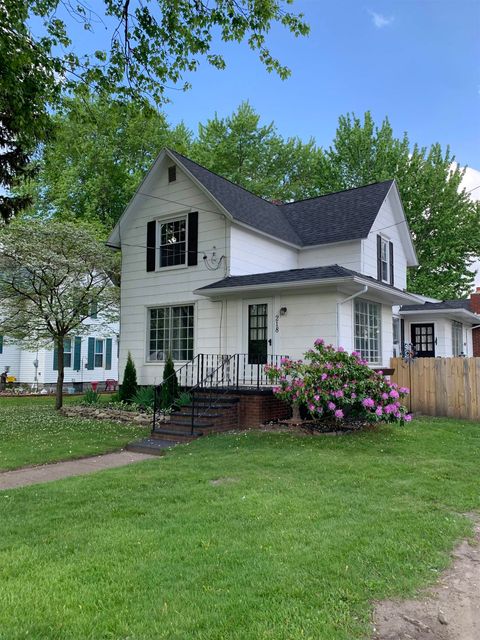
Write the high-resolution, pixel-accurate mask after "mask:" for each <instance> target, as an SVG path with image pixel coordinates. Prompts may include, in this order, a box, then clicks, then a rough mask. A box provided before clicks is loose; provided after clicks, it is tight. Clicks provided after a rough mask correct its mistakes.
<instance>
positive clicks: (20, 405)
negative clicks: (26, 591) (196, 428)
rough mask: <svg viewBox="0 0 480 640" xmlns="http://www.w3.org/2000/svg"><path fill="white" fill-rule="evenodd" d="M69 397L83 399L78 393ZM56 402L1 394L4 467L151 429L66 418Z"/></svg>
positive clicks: (100, 448) (111, 443)
mask: <svg viewBox="0 0 480 640" xmlns="http://www.w3.org/2000/svg"><path fill="white" fill-rule="evenodd" d="M65 400H66V402H67V403H70V402H79V398H78V397H77V398H68V397H67V398H66V399H65ZM54 402H55V399H54V398H53V397H51V396H50V397H24V398H22V397H19V398H5V397H3V398H2V397H0V471H5V470H6V469H14V468H16V467H24V466H27V465H33V464H42V463H44V462H54V461H56V460H65V459H67V458H79V457H81V456H88V455H95V454H97V453H104V452H106V451H114V450H115V449H120V448H122V447H123V446H125V444H126V443H127V442H129V441H131V440H135V439H136V438H139V437H141V436H143V435H144V434H146V433H147V432H148V429H144V428H141V427H138V426H130V425H125V424H116V423H111V422H100V421H98V420H74V419H72V418H65V417H63V416H61V415H59V414H58V413H57V412H56V411H55V410H54V408H53V406H54ZM0 633H1V632H0ZM0 637H1V636H0Z"/></svg>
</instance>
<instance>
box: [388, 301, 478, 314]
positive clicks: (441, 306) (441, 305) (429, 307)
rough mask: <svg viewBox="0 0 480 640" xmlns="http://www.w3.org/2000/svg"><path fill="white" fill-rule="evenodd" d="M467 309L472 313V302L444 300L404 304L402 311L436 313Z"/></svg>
mask: <svg viewBox="0 0 480 640" xmlns="http://www.w3.org/2000/svg"><path fill="white" fill-rule="evenodd" d="M449 309H450V310H457V309H466V310H467V311H472V312H473V310H472V307H471V304H470V300H469V299H468V298H467V299H466V300H442V302H424V303H423V304H404V305H403V306H401V307H400V311H436V310H445V311H448V310H449Z"/></svg>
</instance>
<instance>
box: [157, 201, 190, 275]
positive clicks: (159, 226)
mask: <svg viewBox="0 0 480 640" xmlns="http://www.w3.org/2000/svg"><path fill="white" fill-rule="evenodd" d="M180 220H185V262H184V263H183V264H172V265H170V266H168V267H161V266H160V246H161V245H160V241H161V239H162V225H164V224H169V223H170V222H179V221H180ZM156 222H157V224H156V227H155V271H158V272H162V273H163V272H164V271H174V270H176V269H186V268H187V267H188V212H185V213H181V214H178V215H175V216H174V217H169V218H157V220H156Z"/></svg>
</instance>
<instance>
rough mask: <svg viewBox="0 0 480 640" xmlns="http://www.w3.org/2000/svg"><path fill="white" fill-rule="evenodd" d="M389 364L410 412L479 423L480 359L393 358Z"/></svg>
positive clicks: (393, 378)
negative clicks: (405, 394) (406, 393)
mask: <svg viewBox="0 0 480 640" xmlns="http://www.w3.org/2000/svg"><path fill="white" fill-rule="evenodd" d="M391 367H392V369H395V373H394V374H393V375H392V377H391V379H392V381H393V382H396V383H397V384H398V385H399V386H401V387H408V388H409V389H410V397H409V399H408V400H407V402H408V404H409V409H410V410H411V411H413V412H418V413H424V414H426V415H429V416H448V417H450V418H465V419H468V420H478V421H479V422H480V358H416V359H415V360H411V361H409V362H405V361H404V360H403V359H402V358H392V360H391Z"/></svg>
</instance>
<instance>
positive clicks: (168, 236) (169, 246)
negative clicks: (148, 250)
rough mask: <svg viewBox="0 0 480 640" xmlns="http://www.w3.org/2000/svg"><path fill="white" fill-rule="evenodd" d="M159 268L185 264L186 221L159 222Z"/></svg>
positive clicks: (181, 219)
mask: <svg viewBox="0 0 480 640" xmlns="http://www.w3.org/2000/svg"><path fill="white" fill-rule="evenodd" d="M159 235H160V243H159V244H160V246H159V263H158V264H159V266H160V267H174V266H177V265H184V264H186V258H187V219H186V217H185V218H178V219H176V220H167V221H166V222H159Z"/></svg>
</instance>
